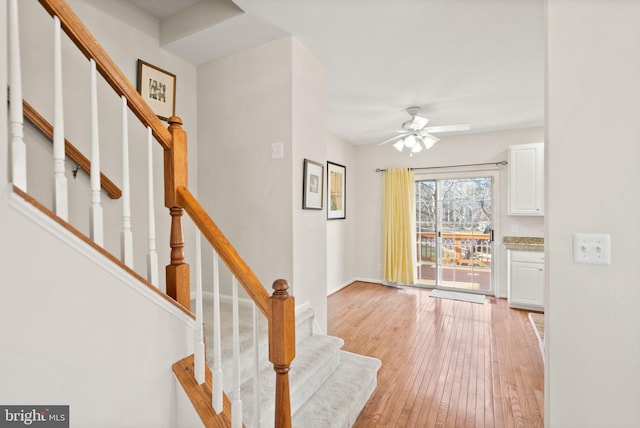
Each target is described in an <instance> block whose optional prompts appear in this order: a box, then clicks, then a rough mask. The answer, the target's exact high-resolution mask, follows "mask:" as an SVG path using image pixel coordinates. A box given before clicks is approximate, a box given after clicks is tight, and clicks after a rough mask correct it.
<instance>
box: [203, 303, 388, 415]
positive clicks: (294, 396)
mask: <svg viewBox="0 0 640 428" xmlns="http://www.w3.org/2000/svg"><path fill="white" fill-rule="evenodd" d="M203 301H204V317H205V318H204V319H205V337H206V339H205V341H206V347H207V364H208V365H209V367H213V336H212V334H213V333H212V328H211V323H210V322H209V321H208V320H212V319H213V318H212V312H213V304H212V299H211V298H207V297H205V298H204V299H203ZM231 312H232V308H231V303H230V302H223V303H221V309H220V319H221V336H222V367H223V371H224V380H223V388H224V391H225V393H226V394H227V396H229V397H230V396H231V390H232V389H233V358H232V327H233V326H232V322H231V319H232V317H231ZM239 314H240V326H239V327H240V355H241V357H240V378H241V383H242V388H241V398H242V403H243V406H242V407H243V417H242V420H243V423H244V425H245V426H246V427H247V428H256V427H261V428H264V427H273V424H274V402H275V372H274V370H273V365H272V364H271V362H270V361H269V351H268V346H269V345H268V339H267V321H266V320H265V319H264V317H263V316H262V314H258V318H259V325H258V331H259V335H258V337H259V354H260V421H259V422H258V421H256V420H255V417H254V404H253V403H254V398H253V394H254V391H253V389H254V388H253V375H254V369H253V363H254V359H255V357H254V351H253V321H252V308H251V307H250V306H249V305H243V304H240V308H239ZM314 317H315V313H314V311H313V309H311V308H304V309H301V310H300V311H296V358H295V359H294V360H293V362H292V364H291V369H290V371H289V385H290V396H291V414H292V425H293V426H294V427H300V428H310V427H312V428H334V427H335V428H338V427H340V428H342V427H350V426H352V425H353V423H354V422H355V420H356V418H357V417H358V415H359V414H360V411H361V410H362V408H363V407H364V405H365V404H366V403H367V401H368V400H369V397H370V396H371V394H373V391H374V390H375V388H376V385H377V372H378V369H379V368H380V366H381V362H380V360H378V359H376V358H371V357H367V356H363V355H358V354H353V353H351V352H347V351H343V350H341V348H342V346H343V345H344V341H343V340H342V339H340V338H338V337H333V336H326V335H322V334H314V332H313V331H314V328H313V324H314Z"/></svg>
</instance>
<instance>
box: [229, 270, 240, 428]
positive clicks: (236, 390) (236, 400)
mask: <svg viewBox="0 0 640 428" xmlns="http://www.w3.org/2000/svg"><path fill="white" fill-rule="evenodd" d="M231 427H232V428H241V427H242V399H241V397H240V316H239V313H238V280H237V279H236V277H235V276H234V277H233V390H232V391H231Z"/></svg>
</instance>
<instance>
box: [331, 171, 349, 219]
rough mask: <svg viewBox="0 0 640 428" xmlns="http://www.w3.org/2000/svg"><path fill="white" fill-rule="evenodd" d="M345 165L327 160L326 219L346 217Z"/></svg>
mask: <svg viewBox="0 0 640 428" xmlns="http://www.w3.org/2000/svg"><path fill="white" fill-rule="evenodd" d="M346 202H347V167H346V166H344V165H340V164H337V163H333V162H327V219H329V220H338V219H345V218H347V209H346Z"/></svg>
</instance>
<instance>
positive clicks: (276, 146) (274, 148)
mask: <svg viewBox="0 0 640 428" xmlns="http://www.w3.org/2000/svg"><path fill="white" fill-rule="evenodd" d="M283 158H284V143H282V142H277V143H271V159H283Z"/></svg>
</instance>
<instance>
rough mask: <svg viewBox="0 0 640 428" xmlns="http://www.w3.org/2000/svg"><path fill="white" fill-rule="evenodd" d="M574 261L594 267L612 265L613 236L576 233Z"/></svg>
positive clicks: (574, 237)
mask: <svg viewBox="0 0 640 428" xmlns="http://www.w3.org/2000/svg"><path fill="white" fill-rule="evenodd" d="M573 261H574V263H586V264H592V265H609V264H611V235H609V234H594V233H574V235H573Z"/></svg>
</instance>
